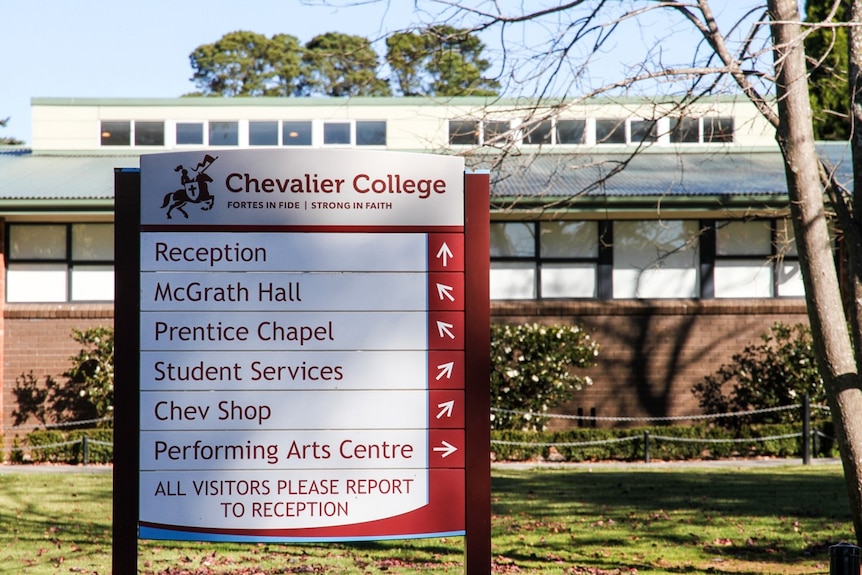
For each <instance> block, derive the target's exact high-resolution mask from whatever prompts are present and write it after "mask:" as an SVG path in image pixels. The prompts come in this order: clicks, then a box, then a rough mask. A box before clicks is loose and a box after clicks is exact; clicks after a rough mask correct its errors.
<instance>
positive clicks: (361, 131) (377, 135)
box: [356, 120, 386, 146]
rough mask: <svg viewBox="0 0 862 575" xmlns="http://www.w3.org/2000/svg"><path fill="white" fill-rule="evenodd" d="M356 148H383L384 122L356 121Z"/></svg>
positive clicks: (384, 142) (384, 140) (384, 139)
mask: <svg viewBox="0 0 862 575" xmlns="http://www.w3.org/2000/svg"><path fill="white" fill-rule="evenodd" d="M356 145H357V146H385V145H386V122H385V121H376V120H357V122H356Z"/></svg>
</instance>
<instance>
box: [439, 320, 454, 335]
mask: <svg viewBox="0 0 862 575" xmlns="http://www.w3.org/2000/svg"><path fill="white" fill-rule="evenodd" d="M453 327H455V326H454V325H453V324H451V323H446V322H445V321H438V322H437V333H438V334H440V337H443V335H444V334H445V335H448V336H449V339H455V334H454V333H452V328H453Z"/></svg>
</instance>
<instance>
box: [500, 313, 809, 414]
mask: <svg viewBox="0 0 862 575" xmlns="http://www.w3.org/2000/svg"><path fill="white" fill-rule="evenodd" d="M491 321H493V322H498V323H505V322H537V323H566V324H568V323H571V324H576V325H580V326H582V327H584V328H586V329H587V330H588V331H589V332H590V333H591V334H592V337H593V338H594V339H595V340H596V341H598V343H599V345H600V346H601V350H600V352H599V357H598V362H597V365H596V366H595V367H593V368H590V369H589V370H588V371H587V372H586V374H588V375H589V376H590V377H592V379H593V382H594V383H593V385H592V386H591V387H588V388H586V389H585V390H584V391H581V392H578V393H576V395H575V398H574V399H573V400H572V401H571V402H569V403H567V404H566V405H564V406H562V407H561V408H559V409H557V410H555V412H556V413H561V414H567V415H578V414H579V413H578V410H579V409H580V410H581V413H582V414H583V415H590V413H591V410H593V409H594V410H595V414H596V416H598V417H636V418H637V417H679V416H685V415H692V414H697V413H700V412H701V411H700V408H699V406H698V403H697V400H696V398H695V397H694V395H693V394H692V393H691V387H692V385H693V384H694V383H696V382H697V381H699V380H701V379H702V378H703V377H704V376H705V375H708V374H710V373H714V372H715V370H716V369H717V368H718V367H719V366H720V365H721V364H722V363H729V362H730V359H731V356H732V355H733V354H734V353H736V352H739V351H741V350H742V349H743V348H744V347H745V346H746V345H748V344H750V343H755V342H758V341H759V337H760V335H761V334H763V333H766V332H767V331H768V330H769V328H770V327H771V326H772V325H773V324H774V323H776V322H779V321H780V322H783V323H787V324H795V323H806V324H807V322H808V318H807V316H806V314H805V303H804V301H802V300H696V301H681V300H664V301H661V300H653V301H640V300H638V301H628V300H627V301H614V302H587V301H584V302H523V303H521V302H494V303H492V305H491ZM585 424H586V425H592V423H591V422H590V423H585ZM644 424H646V422H599V423H598V425H599V426H603V427H610V426H626V425H644ZM574 426H577V421H575V420H568V419H555V420H552V422H551V428H552V429H565V428H568V427H574Z"/></svg>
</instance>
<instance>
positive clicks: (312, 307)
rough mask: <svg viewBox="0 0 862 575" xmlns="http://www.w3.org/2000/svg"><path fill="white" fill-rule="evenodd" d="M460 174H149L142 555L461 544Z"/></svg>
mask: <svg viewBox="0 0 862 575" xmlns="http://www.w3.org/2000/svg"><path fill="white" fill-rule="evenodd" d="M463 172H464V165H463V160H462V159H459V158H455V157H444V156H429V155H419V154H392V153H376V152H374V153H371V152H355V151H346V150H341V151H319V150H299V151H295V150H254V151H252V150H217V151H216V150H209V151H206V152H201V151H195V152H182V153H172V154H154V155H145V156H143V157H142V158H141V195H140V229H139V230H138V231H139V234H140V236H139V241H138V242H137V243H138V244H139V245H140V253H139V260H140V266H139V267H140V270H139V278H138V284H139V286H140V298H139V300H138V301H137V302H135V303H136V306H137V310H138V314H139V315H138V316H137V323H136V329H137V333H136V336H137V339H138V340H139V348H140V349H139V355H138V362H137V364H138V368H137V369H138V374H137V376H138V378H139V385H138V389H139V398H138V402H137V404H138V406H139V413H138V414H137V420H138V426H139V429H138V433H139V453H138V469H139V475H140V477H139V482H138V485H139V494H138V502H139V506H138V508H139V511H138V518H137V527H138V532H139V535H140V537H141V538H152V539H196V540H209V541H332V540H351V539H386V538H401V537H429V536H449V535H461V534H464V533H465V531H466V526H465V521H466V515H465V508H466V497H467V495H466V493H467V489H466V481H465V477H466V474H465V466H466V462H467V461H468V459H467V457H468V455H467V452H468V445H467V435H466V431H465V427H466V420H467V413H468V409H467V394H466V393H465V383H466V382H465V380H466V375H465V374H466V373H468V365H467V354H466V353H465V349H466V348H467V346H468V344H467V334H468V332H469V330H470V326H468V325H467V315H466V310H467V301H468V296H469V288H470V286H469V285H468V283H467V281H466V280H465V270H466V269H467V266H468V263H467V259H468V258H467V257H466V256H465V245H466V242H465V191H464V190H465V186H464V173H463ZM485 235H486V234H485ZM485 260H487V256H485ZM485 275H487V272H485ZM485 307H487V306H485ZM482 337H484V338H485V339H487V333H484V334H483V335H482ZM483 367H484V368H485V369H487V362H484V366H483ZM478 385H482V386H487V380H485V381H480V382H478ZM479 456H480V457H481V456H484V458H485V459H486V460H487V453H484V454H481V453H480V454H479Z"/></svg>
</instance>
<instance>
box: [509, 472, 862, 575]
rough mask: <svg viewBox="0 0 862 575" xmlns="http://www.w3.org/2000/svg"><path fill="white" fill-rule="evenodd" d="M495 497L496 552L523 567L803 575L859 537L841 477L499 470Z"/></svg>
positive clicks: (765, 473) (787, 474) (818, 474)
mask: <svg viewBox="0 0 862 575" xmlns="http://www.w3.org/2000/svg"><path fill="white" fill-rule="evenodd" d="M492 492H493V508H492V509H493V513H494V521H493V525H494V542H495V553H499V554H502V555H504V556H505V557H507V558H508V559H510V560H512V561H514V562H516V563H518V564H521V565H523V564H528V565H529V564H530V563H531V562H532V563H534V564H541V563H547V562H548V561H554V560H560V561H562V562H564V563H565V564H568V565H571V564H576V565H579V566H583V567H589V568H594V569H597V570H599V572H604V571H603V570H613V569H619V568H625V569H632V568H635V569H638V570H639V571H640V572H642V573H643V572H655V571H656V568H657V565H658V566H659V567H660V569H659V571H660V572H675V571H677V570H679V571H683V572H689V571H692V570H694V571H700V569H701V568H703V565H704V564H708V565H709V567H708V568H709V571H710V572H714V573H721V572H723V571H722V570H723V568H724V567H725V566H727V568H728V570H729V571H732V572H734V573H737V574H739V573H746V572H748V565H747V563H746V562H760V563H764V564H773V565H784V566H788V567H789V566H791V565H797V566H798V567H799V569H803V567H802V566H803V564H810V563H812V562H819V563H823V562H824V561H825V562H826V563H827V564H828V548H829V546H830V545H832V544H835V543H838V542H839V541H840V540H847V538H848V537H852V525H851V522H850V516H849V506H848V502H847V494H846V491H845V486H844V482H843V479H842V477H841V475H840V473H835V472H834V471H833V472H812V471H809V470H803V469H794V470H792V471H786V472H781V471H779V472H776V471H774V470H772V471H769V472H749V471H748V470H742V471H740V470H728V471H721V470H714V469H711V470H691V469H684V470H683V469H680V470H678V471H676V470H674V471H667V470H662V471H658V472H656V471H642V470H635V469H633V470H630V471H628V470H625V471H620V470H613V471H601V470H600V471H590V470H589V468H588V467H586V466H583V467H581V466H579V467H578V468H577V469H576V470H556V471H543V472H541V473H536V472H532V473H531V472H514V471H508V470H504V471H500V472H495V474H494V476H493V479H492ZM664 563H666V565H663V564H664ZM730 563H734V565H733V567H730V566H729V564H730ZM695 564H697V565H700V567H698V568H694V567H693V565H695ZM680 565H687V567H685V568H682V567H680ZM752 572H758V573H762V572H764V571H762V570H757V571H752ZM765 572H776V571H765ZM786 572H790V571H786ZM800 572H802V571H800Z"/></svg>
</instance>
